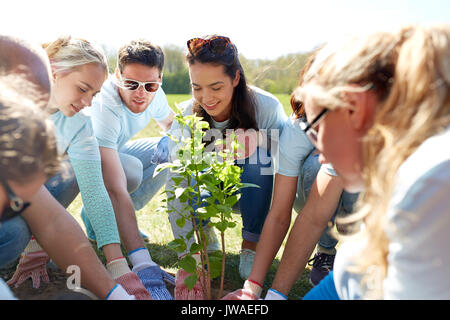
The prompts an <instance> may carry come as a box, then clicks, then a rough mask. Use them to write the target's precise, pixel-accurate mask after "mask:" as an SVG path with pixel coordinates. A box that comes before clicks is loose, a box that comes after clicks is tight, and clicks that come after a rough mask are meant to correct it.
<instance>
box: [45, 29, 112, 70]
mask: <svg viewBox="0 0 450 320" xmlns="http://www.w3.org/2000/svg"><path fill="white" fill-rule="evenodd" d="M42 47H43V48H44V50H45V52H46V53H47V55H48V57H49V59H50V64H51V66H52V68H53V69H54V72H70V71H71V70H72V69H73V68H76V67H78V66H81V65H85V64H88V63H98V64H100V65H101V66H102V68H103V70H104V71H105V77H106V76H107V75H108V61H107V59H106V56H105V53H104V51H103V49H102V48H101V47H99V46H96V45H94V44H92V43H91V42H89V41H87V40H84V39H78V38H76V39H72V38H71V37H70V36H65V37H60V38H58V39H56V40H55V41H52V42H47V43H44V44H42Z"/></svg>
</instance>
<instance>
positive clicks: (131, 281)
mask: <svg viewBox="0 0 450 320" xmlns="http://www.w3.org/2000/svg"><path fill="white" fill-rule="evenodd" d="M106 269H108V271H109V272H110V273H111V275H112V277H113V278H114V280H115V281H116V282H117V283H118V284H120V285H121V286H122V287H123V288H124V289H125V291H126V292H128V294H130V295H134V296H135V297H136V300H153V299H152V297H151V295H150V293H149V292H148V291H147V290H146V289H145V287H144V285H143V284H142V282H141V280H139V277H138V276H137V274H136V273H134V272H132V271H131V270H130V267H128V263H127V260H126V259H125V258H119V259H115V260H112V261H110V262H108V263H107V264H106Z"/></svg>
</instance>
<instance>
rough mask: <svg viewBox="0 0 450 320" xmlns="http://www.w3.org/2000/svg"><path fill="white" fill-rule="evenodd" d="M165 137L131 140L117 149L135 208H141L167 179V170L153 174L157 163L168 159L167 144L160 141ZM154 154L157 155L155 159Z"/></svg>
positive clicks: (164, 139) (165, 139)
mask: <svg viewBox="0 0 450 320" xmlns="http://www.w3.org/2000/svg"><path fill="white" fill-rule="evenodd" d="M167 139H168V138H167V137H162V138H159V137H156V138H142V139H137V140H132V141H129V142H127V143H126V144H125V145H124V146H123V147H122V148H121V149H120V150H119V156H120V161H121V163H122V167H123V169H124V171H125V175H126V177H127V186H128V191H129V192H130V196H131V199H132V200H133V204H134V208H135V209H136V210H140V209H142V208H143V207H144V206H145V205H146V204H147V203H148V202H149V201H150V200H151V199H152V198H153V196H154V195H155V194H156V193H157V192H158V191H159V189H161V187H162V186H163V185H164V184H165V183H166V181H167V174H168V170H163V171H161V172H160V173H158V174H157V175H155V176H153V174H154V172H155V169H156V167H157V166H158V164H159V163H163V162H167V161H168V154H169V152H168V147H167V144H164V145H162V144H161V143H160V142H164V141H167ZM161 154H162V156H161ZM155 155H156V156H158V159H156V160H155Z"/></svg>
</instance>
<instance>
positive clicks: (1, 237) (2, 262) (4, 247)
mask: <svg viewBox="0 0 450 320" xmlns="http://www.w3.org/2000/svg"><path fill="white" fill-rule="evenodd" d="M30 239H31V231H30V229H29V228H28V225H27V223H26V222H25V219H24V218H22V217H21V216H16V217H14V218H12V219H10V220H7V221H5V222H4V223H2V225H1V226H0V268H11V267H13V266H14V264H15V262H16V260H17V258H19V256H20V254H21V253H22V252H23V250H24V249H25V247H26V246H27V244H28V242H30Z"/></svg>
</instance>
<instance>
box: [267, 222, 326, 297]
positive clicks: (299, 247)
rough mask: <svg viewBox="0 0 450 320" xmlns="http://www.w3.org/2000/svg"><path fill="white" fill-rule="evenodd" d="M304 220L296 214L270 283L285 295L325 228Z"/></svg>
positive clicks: (304, 265)
mask: <svg viewBox="0 0 450 320" xmlns="http://www.w3.org/2000/svg"><path fill="white" fill-rule="evenodd" d="M305 220H307V218H305V217H304V216H303V215H302V214H300V215H298V216H297V219H296V221H295V223H294V225H293V227H292V230H291V232H290V234H289V237H288V240H287V243H286V246H285V248H284V252H283V256H282V258H281V262H280V265H279V267H278V270H277V273H276V275H275V279H274V281H273V283H272V288H274V289H275V290H278V291H280V292H281V293H283V294H285V295H286V296H287V295H288V294H289V291H290V290H291V288H292V286H293V285H294V283H295V282H296V281H297V279H298V278H299V277H300V276H301V274H302V273H303V270H305V267H306V264H307V262H308V260H309V258H310V256H311V254H312V252H313V251H314V248H315V246H316V244H317V242H318V241H319V239H320V236H321V234H322V232H323V229H324V228H325V225H323V226H317V225H315V224H311V223H310V222H309V221H305Z"/></svg>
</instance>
